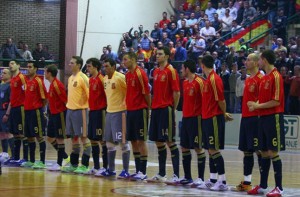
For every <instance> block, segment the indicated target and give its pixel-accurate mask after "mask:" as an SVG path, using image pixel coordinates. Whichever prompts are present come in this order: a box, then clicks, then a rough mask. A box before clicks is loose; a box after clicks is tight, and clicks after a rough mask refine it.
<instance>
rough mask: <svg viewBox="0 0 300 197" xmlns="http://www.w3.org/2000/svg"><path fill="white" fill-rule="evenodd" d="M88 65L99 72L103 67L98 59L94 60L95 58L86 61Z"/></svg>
mask: <svg viewBox="0 0 300 197" xmlns="http://www.w3.org/2000/svg"><path fill="white" fill-rule="evenodd" d="M86 63H87V64H92V65H93V67H95V68H97V70H99V69H100V66H101V63H100V61H99V60H98V59H97V58H94V57H92V58H89V59H88V60H86Z"/></svg>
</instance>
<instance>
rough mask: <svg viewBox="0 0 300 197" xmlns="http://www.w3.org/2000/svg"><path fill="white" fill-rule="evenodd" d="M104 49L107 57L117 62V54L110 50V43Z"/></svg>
mask: <svg viewBox="0 0 300 197" xmlns="http://www.w3.org/2000/svg"><path fill="white" fill-rule="evenodd" d="M106 49H107V57H108V58H110V59H113V60H114V61H116V62H119V61H118V55H117V53H116V52H114V51H112V46H111V45H110V44H109V45H107V47H106Z"/></svg>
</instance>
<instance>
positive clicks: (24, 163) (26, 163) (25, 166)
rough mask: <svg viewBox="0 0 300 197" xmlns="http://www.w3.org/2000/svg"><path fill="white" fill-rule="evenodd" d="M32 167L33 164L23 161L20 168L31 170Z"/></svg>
mask: <svg viewBox="0 0 300 197" xmlns="http://www.w3.org/2000/svg"><path fill="white" fill-rule="evenodd" d="M33 165H34V163H32V162H30V161H25V162H23V163H22V164H21V165H20V166H21V167H24V168H31V167H32V166H33Z"/></svg>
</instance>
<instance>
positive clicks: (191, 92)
mask: <svg viewBox="0 0 300 197" xmlns="http://www.w3.org/2000/svg"><path fill="white" fill-rule="evenodd" d="M194 92H195V90H194V88H191V89H190V91H189V96H193V95H194Z"/></svg>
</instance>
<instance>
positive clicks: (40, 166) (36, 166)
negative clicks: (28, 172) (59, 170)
mask: <svg viewBox="0 0 300 197" xmlns="http://www.w3.org/2000/svg"><path fill="white" fill-rule="evenodd" d="M45 168H46V165H45V164H44V163H43V162H41V161H36V162H35V163H34V164H33V166H32V169H45Z"/></svg>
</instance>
